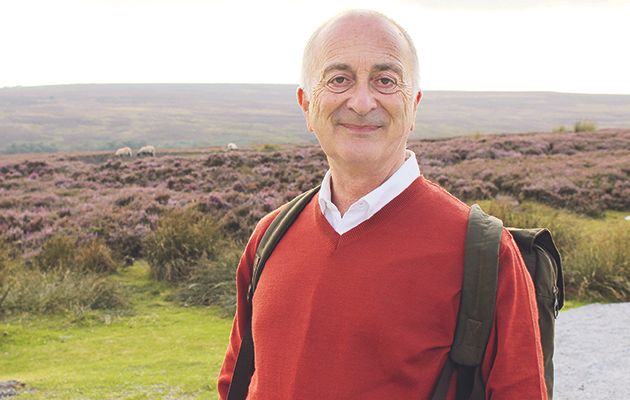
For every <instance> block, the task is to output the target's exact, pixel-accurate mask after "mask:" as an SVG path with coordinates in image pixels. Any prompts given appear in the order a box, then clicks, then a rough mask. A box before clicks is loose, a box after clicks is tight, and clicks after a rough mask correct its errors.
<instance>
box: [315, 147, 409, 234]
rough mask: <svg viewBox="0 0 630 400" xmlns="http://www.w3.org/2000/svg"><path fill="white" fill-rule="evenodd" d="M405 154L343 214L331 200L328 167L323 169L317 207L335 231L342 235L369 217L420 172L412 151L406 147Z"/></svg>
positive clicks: (401, 190) (402, 189)
mask: <svg viewBox="0 0 630 400" xmlns="http://www.w3.org/2000/svg"><path fill="white" fill-rule="evenodd" d="M405 155H406V157H407V158H406V160H405V162H404V163H403V164H402V165H401V166H400V168H398V170H397V171H396V172H394V174H393V175H392V176H390V177H389V178H388V179H387V180H386V181H385V182H383V183H382V184H381V185H380V186H379V187H377V188H376V189H374V190H372V191H371V192H370V193H368V194H366V195H365V196H363V197H361V198H360V199H359V200H357V201H356V202H355V203H353V204H352V205H351V206H350V208H348V211H346V213H345V214H344V216H343V217H342V216H341V213H340V212H339V209H338V208H337V206H336V205H334V204H333V202H332V201H331V191H330V178H331V175H330V169H329V170H328V171H327V172H326V175H324V179H323V180H322V185H321V188H320V189H319V207H320V208H321V210H322V214H323V215H324V217H326V220H327V221H328V222H329V223H330V225H331V226H332V227H333V229H334V230H335V231H336V232H337V233H338V234H340V235H343V234H344V233H346V232H348V231H349V230H350V229H352V228H354V227H355V226H357V225H359V224H360V223H362V222H364V221H367V220H368V219H370V217H372V216H373V215H374V214H376V213H377V212H378V211H379V210H380V209H381V208H383V207H384V206H385V205H386V204H387V203H389V202H390V201H392V200H393V199H394V198H395V197H396V196H398V195H399V194H401V193H402V192H403V191H404V190H405V189H407V187H409V185H411V182H413V181H414V180H416V178H418V177H419V176H420V167H419V166H418V160H417V159H416V154H415V153H414V152H413V151H411V150H409V149H407V150H406V151H405Z"/></svg>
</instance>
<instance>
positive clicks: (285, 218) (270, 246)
mask: <svg viewBox="0 0 630 400" xmlns="http://www.w3.org/2000/svg"><path fill="white" fill-rule="evenodd" d="M318 191H319V185H318V186H316V187H314V188H312V189H310V190H307V191H306V192H304V193H302V194H300V195H298V196H296V197H295V198H293V200H291V201H290V202H288V203H287V205H286V206H285V207H284V208H283V209H282V211H280V212H279V213H278V215H277V216H276V218H275V219H274V220H273V221H272V222H271V224H270V225H269V227H268V228H267V230H266V231H265V233H264V235H263V237H262V239H260V243H259V244H258V247H257V248H256V257H255V259H254V270H253V273H252V281H251V284H250V285H249V293H248V295H247V300H248V302H249V303H250V305H251V302H252V297H253V296H254V291H255V290H256V286H258V281H259V279H260V275H261V274H262V271H263V268H265V263H266V262H267V259H269V256H270V255H271V253H272V252H273V250H274V249H275V248H276V246H277V245H278V243H279V242H280V239H282V236H284V234H285V233H286V232H287V230H288V229H289V228H290V227H291V225H292V224H293V221H295V220H296V219H297V217H298V215H300V213H301V212H302V210H304V207H306V205H307V204H308V203H309V201H311V199H312V198H313V196H315V193H317V192H318Z"/></svg>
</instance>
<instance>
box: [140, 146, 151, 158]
mask: <svg viewBox="0 0 630 400" xmlns="http://www.w3.org/2000/svg"><path fill="white" fill-rule="evenodd" d="M136 156H138V157H139V156H151V157H155V147H153V146H143V147H141V148H140V150H138V152H137V153H136Z"/></svg>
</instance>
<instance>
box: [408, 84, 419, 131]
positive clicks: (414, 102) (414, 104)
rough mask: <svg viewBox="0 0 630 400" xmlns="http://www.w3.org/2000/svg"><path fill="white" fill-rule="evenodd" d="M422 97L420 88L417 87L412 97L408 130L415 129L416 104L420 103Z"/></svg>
mask: <svg viewBox="0 0 630 400" xmlns="http://www.w3.org/2000/svg"><path fill="white" fill-rule="evenodd" d="M421 99H422V90H420V89H418V93H416V96H415V97H414V99H413V121H412V122H411V129H409V131H413V130H414V129H416V113H417V112H418V105H419V104H420V100H421Z"/></svg>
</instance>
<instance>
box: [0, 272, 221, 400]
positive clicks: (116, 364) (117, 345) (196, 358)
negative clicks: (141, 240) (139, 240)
mask: <svg viewBox="0 0 630 400" xmlns="http://www.w3.org/2000/svg"><path fill="white" fill-rule="evenodd" d="M116 279H118V280H121V281H123V282H125V283H127V284H129V286H130V287H131V289H132V290H133V299H134V303H135V304H134V309H133V311H132V312H129V311H127V312H125V313H122V314H118V315H114V314H108V313H100V312H99V313H90V314H86V315H83V316H82V317H81V318H78V319H77V318H75V319H74V320H68V318H67V317H62V316H58V317H37V318H35V317H33V316H21V317H13V318H12V319H10V320H5V321H3V322H2V323H1V324H0V381H3V380H9V379H16V380H19V381H21V382H24V383H26V384H27V386H28V388H30V389H32V392H30V393H24V394H22V395H21V396H20V397H19V398H20V399H174V398H177V399H209V398H212V399H214V398H216V394H215V393H216V389H215V384H216V377H217V374H218V371H219V368H220V365H221V362H222V359H223V356H224V354H225V349H226V345H227V340H228V336H229V332H230V327H231V321H230V320H229V319H223V318H220V317H219V312H218V311H217V310H214V309H208V308H182V307H178V306H175V305H172V304H170V303H168V302H166V301H164V300H163V298H164V297H165V296H166V295H168V294H169V292H170V290H169V288H168V287H167V286H165V285H163V284H159V283H155V282H153V281H150V280H149V269H148V266H147V265H146V264H145V263H137V264H136V265H134V266H133V267H131V268H129V269H128V270H127V271H125V272H123V273H122V274H121V275H120V276H118V277H116Z"/></svg>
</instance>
